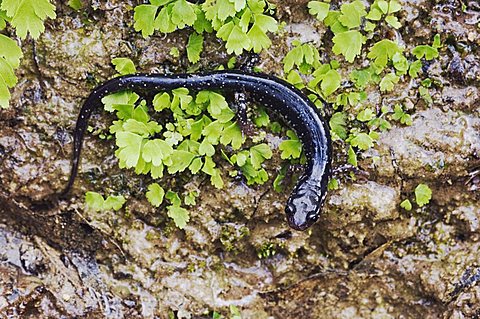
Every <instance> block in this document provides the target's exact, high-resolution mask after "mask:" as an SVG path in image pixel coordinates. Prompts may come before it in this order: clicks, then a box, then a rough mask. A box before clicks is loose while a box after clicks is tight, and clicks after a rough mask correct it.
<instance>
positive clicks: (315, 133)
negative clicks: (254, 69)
mask: <svg viewBox="0 0 480 319" xmlns="http://www.w3.org/2000/svg"><path fill="white" fill-rule="evenodd" d="M181 87H184V88H187V89H190V90H192V91H199V90H220V91H224V92H239V91H245V92H247V93H249V96H251V97H252V99H253V100H254V101H256V102H258V103H259V104H261V105H264V106H265V107H267V108H269V109H270V110H272V111H274V112H275V113H277V114H280V116H281V117H282V118H283V119H284V120H285V121H286V122H287V123H288V124H289V126H290V127H291V128H292V129H293V130H294V131H295V132H296V134H297V136H298V137H299V139H300V141H301V142H302V144H303V151H304V152H305V155H306V158H307V163H306V165H305V166H306V167H305V171H304V173H303V174H302V176H301V177H300V178H299V180H298V182H297V184H296V185H295V188H294V189H293V192H292V194H291V195H290V198H289V199H288V201H287V205H286V208H285V212H286V214H287V220H288V223H289V225H290V226H291V227H292V228H294V229H297V230H305V229H306V228H308V227H309V226H311V225H312V224H313V223H314V222H315V221H316V220H317V219H318V217H319V214H320V211H321V208H322V205H323V202H324V200H325V196H326V193H327V183H328V179H329V177H330V170H331V168H330V166H331V158H332V149H331V140H330V135H329V130H328V128H327V126H326V124H325V121H324V120H323V118H322V116H321V115H320V114H319V112H318V111H317V109H316V107H315V105H313V103H312V102H311V101H310V100H309V99H308V98H307V97H306V96H305V95H304V94H302V93H301V92H300V91H299V90H297V89H296V88H295V87H294V86H292V85H290V84H289V83H287V82H285V81H283V80H281V79H278V78H276V77H274V76H269V75H264V74H258V73H245V72H240V71H218V72H211V73H203V74H181V75H162V74H137V75H126V76H121V77H117V78H114V79H112V80H109V81H107V82H105V83H104V84H102V85H100V86H98V87H97V88H96V89H95V90H94V91H93V92H92V93H91V94H90V96H89V97H88V98H87V100H86V101H85V103H84V104H83V106H82V109H81V110H80V114H79V116H78V119H77V123H76V127H75V132H74V142H73V145H74V146H73V163H72V169H71V174H70V179H69V181H68V184H67V187H66V189H65V191H64V193H63V194H64V195H65V194H66V193H68V192H69V190H70V189H71V187H72V185H73V183H74V180H75V176H76V174H77V170H78V166H79V161H80V152H81V149H82V142H83V138H84V134H85V130H86V128H87V124H88V120H89V118H90V116H91V115H92V111H93V110H95V109H100V108H101V107H102V106H103V105H102V102H101V99H102V98H103V97H105V96H106V95H108V94H111V93H115V92H119V91H125V90H131V91H134V92H135V93H137V94H139V95H149V96H152V94H155V93H157V92H160V91H171V90H173V89H176V88H181Z"/></svg>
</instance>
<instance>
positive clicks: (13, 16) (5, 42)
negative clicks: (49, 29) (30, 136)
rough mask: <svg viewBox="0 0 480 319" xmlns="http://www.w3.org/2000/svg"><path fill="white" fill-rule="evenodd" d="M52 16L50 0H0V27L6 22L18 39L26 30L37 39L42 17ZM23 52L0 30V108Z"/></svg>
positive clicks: (5, 101)
mask: <svg viewBox="0 0 480 319" xmlns="http://www.w3.org/2000/svg"><path fill="white" fill-rule="evenodd" d="M55 17H56V15H55V6H54V5H53V4H51V3H50V1H49V0H0V30H3V29H4V28H5V27H6V24H7V22H8V23H10V25H11V26H12V27H14V28H15V32H16V34H17V36H18V37H20V38H21V39H25V38H26V37H27V34H30V35H31V37H32V38H33V39H38V37H39V36H40V34H41V33H42V32H44V31H45V26H44V25H43V23H44V21H45V20H46V19H47V18H51V19H53V18H55ZM22 56H23V54H22V50H21V49H20V48H19V47H18V45H17V43H16V42H15V41H14V40H12V39H10V38H9V37H7V36H5V35H2V34H0V108H8V106H9V100H10V92H9V89H11V88H13V87H14V86H15V84H17V77H16V76H15V69H17V68H18V67H19V65H20V59H21V58H22Z"/></svg>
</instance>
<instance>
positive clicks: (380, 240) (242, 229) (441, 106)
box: [0, 0, 480, 318]
mask: <svg viewBox="0 0 480 319" xmlns="http://www.w3.org/2000/svg"><path fill="white" fill-rule="evenodd" d="M272 2H273V3H275V4H276V5H277V6H278V9H277V10H278V11H277V15H278V17H279V18H281V19H282V20H284V21H286V23H287V26H286V28H285V31H284V34H283V35H282V36H278V39H275V41H274V46H273V47H272V48H271V49H270V50H269V52H270V54H268V53H264V54H262V55H261V64H262V68H263V70H264V71H265V72H271V73H277V74H280V73H281V72H280V70H281V57H283V56H284V54H285V53H286V52H288V45H289V43H290V42H291V40H292V39H294V38H299V37H300V36H302V37H303V38H304V39H305V40H306V41H309V40H314V39H315V38H318V37H324V36H325V34H326V32H327V31H326V29H325V28H324V27H322V26H318V28H317V25H318V24H317V23H316V22H315V20H313V18H311V17H310V16H309V15H308V11H307V9H306V4H307V3H308V1H304V0H301V1H296V0H289V1H272ZM137 4H138V3H137V2H136V1H117V0H108V1H90V2H89V5H88V6H87V7H88V9H87V10H85V12H82V13H79V12H75V11H73V10H71V9H70V8H69V7H68V6H67V5H66V4H64V3H63V2H61V1H57V8H58V9H57V14H58V18H57V19H56V20H54V21H50V22H49V23H48V25H47V29H46V32H45V33H44V34H43V35H42V36H41V38H40V39H39V40H38V41H35V42H33V41H27V42H26V43H24V48H26V52H25V58H24V59H23V61H22V66H21V68H20V69H19V70H18V72H17V73H18V76H19V79H20V80H19V84H18V85H17V86H16V87H15V89H14V92H13V100H12V104H13V107H12V108H11V109H10V110H2V111H0V121H1V125H0V223H1V225H0V314H1V315H3V316H7V317H11V318H27V317H35V318H75V317H85V318H100V317H106V318H172V317H171V316H174V317H176V318H211V317H212V312H213V311H217V312H219V313H222V314H224V315H227V314H228V313H229V309H228V308H229V306H231V305H234V306H237V307H238V309H240V312H241V313H242V318H299V317H304V318H419V317H422V318H475V317H478V316H479V315H480V307H479V299H480V264H479V260H480V255H479V254H480V246H479V245H480V231H479V218H480V204H479V203H480V193H479V187H480V177H479V176H480V107H479V106H480V94H479V92H478V90H479V84H480V71H479V70H480V68H479V63H480V61H479V56H480V52H479V51H478V50H479V49H478V47H479V44H480V42H479V41H480V34H479V28H478V27H477V26H476V25H477V24H478V22H479V19H480V9H479V8H478V4H476V3H475V2H474V1H471V3H470V2H469V3H468V6H467V7H466V9H465V10H462V7H461V6H462V4H461V3H460V2H459V1H439V0H438V1H402V5H403V7H404V13H403V14H402V17H401V22H402V23H403V24H405V25H407V24H408V26H406V27H405V28H404V29H401V30H400V32H399V36H400V37H401V38H402V40H403V41H404V43H405V45H406V46H407V47H408V48H412V47H414V46H416V45H417V44H419V43H425V41H426V39H431V38H432V37H433V35H434V34H436V33H440V34H442V37H444V38H452V39H453V40H451V41H452V43H451V45H452V46H453V47H455V48H454V49H455V50H456V51H455V52H456V53H455V54H453V53H452V51H448V50H443V51H442V52H441V56H440V57H439V59H437V60H436V61H435V62H434V63H432V64H431V65H430V66H429V68H428V70H426V71H425V72H427V74H428V76H429V77H430V78H432V79H433V80H434V81H436V82H438V83H441V85H439V86H435V87H433V88H432V89H431V95H432V98H433V104H432V105H427V104H426V103H424V102H423V101H422V100H421V99H420V98H419V97H417V96H416V93H415V94H410V93H411V92H410V91H409V88H405V90H403V89H399V90H398V91H395V92H393V93H392V96H390V97H389V98H391V99H395V98H400V97H402V98H405V95H407V96H408V97H407V98H408V99H409V101H410V103H411V104H412V105H414V107H415V108H416V112H415V113H414V116H413V124H412V126H402V125H400V124H399V123H397V124H394V127H393V128H392V129H391V130H390V131H388V132H386V133H383V134H381V136H380V139H379V140H378V143H377V144H376V145H375V147H374V148H373V149H371V150H370V151H368V152H365V153H364V154H363V158H361V159H360V161H359V169H360V171H361V172H360V174H358V178H356V179H355V180H353V179H351V178H350V175H348V174H347V175H345V176H340V177H339V180H340V188H339V189H338V190H335V191H331V192H330V193H329V196H328V199H327V204H326V207H325V209H324V214H323V215H322V216H321V218H320V220H319V222H318V223H317V224H316V225H314V226H313V227H312V228H311V230H309V231H307V232H295V231H292V230H291V229H289V228H288V226H287V225H286V223H285V220H284V213H283V210H284V203H285V201H286V199H287V197H288V191H287V190H286V191H285V192H282V193H277V192H275V191H273V190H272V185H271V183H267V184H266V185H264V186H261V187H248V186H247V185H245V184H244V183H243V182H242V181H239V180H236V179H230V180H228V181H227V183H226V187H225V188H224V189H223V190H220V191H219V190H216V189H214V188H213V187H211V186H209V184H208V183H204V181H203V180H202V179H201V178H198V177H195V178H193V179H191V180H186V178H183V180H182V177H180V178H179V183H182V184H187V186H186V187H188V189H193V190H195V189H199V190H201V192H200V197H199V198H198V199H197V205H196V206H195V208H194V209H193V210H192V214H191V219H190V222H189V223H188V225H187V227H186V228H185V230H184V231H181V230H178V229H176V228H175V227H173V226H172V223H171V222H169V221H168V218H167V217H166V214H165V212H164V211H162V210H159V211H157V210H155V209H154V208H152V207H151V206H150V205H148V203H147V202H146V200H145V199H144V196H143V195H142V194H143V193H144V192H145V190H146V186H147V185H148V183H149V181H147V180H145V179H144V178H142V177H139V176H137V175H135V174H133V173H132V172H129V171H121V170H120V169H119V168H118V164H117V162H116V159H115V157H114V155H113V153H114V148H115V146H114V144H113V142H111V141H104V140H101V139H99V138H97V137H95V136H92V135H89V136H87V138H86V140H85V143H86V144H85V145H86V147H84V152H83V155H82V165H81V168H80V170H81V174H80V175H79V178H78V179H77V181H76V184H75V188H74V190H73V193H72V196H71V198H69V199H68V200H63V201H61V202H60V204H59V205H58V206H55V207H52V205H50V204H51V203H50V204H49V203H48V202H42V199H44V198H46V197H48V196H50V195H53V194H55V193H58V192H60V191H61V190H62V189H63V187H64V185H65V183H66V179H67V176H68V173H69V169H70V155H71V146H72V130H73V127H74V124H75V120H76V116H77V114H78V109H79V107H80V105H81V103H82V101H83V99H84V98H85V97H86V96H87V95H88V94H89V92H90V91H91V89H92V88H93V87H94V86H95V85H96V84H98V83H100V82H102V81H104V80H105V79H107V78H108V77H110V76H111V75H112V74H113V71H112V68H111V66H110V61H111V59H112V58H114V57H120V56H122V57H125V56H127V57H130V58H132V59H133V60H134V61H135V62H136V64H137V65H138V67H139V69H140V70H141V71H144V72H151V71H157V72H182V71H185V69H186V67H187V66H188V64H187V63H186V62H185V61H186V60H185V57H183V56H182V57H180V58H175V57H172V56H171V55H170V54H169V52H170V49H171V48H172V47H179V48H182V47H184V46H185V44H186V41H187V38H188V33H185V32H176V33H174V34H171V35H169V36H167V37H165V38H164V37H163V36H161V35H158V36H157V35H156V36H153V37H151V38H149V39H147V40H145V39H143V38H141V36H140V35H139V34H138V33H136V32H134V31H133V28H132V16H133V12H132V7H134V6H135V5H137ZM322 39H323V38H322ZM216 41H217V40H215V39H211V41H210V42H208V43H207V45H206V53H205V56H207V55H208V59H202V61H203V60H207V62H201V64H202V63H203V64H204V65H201V67H202V68H207V69H208V68H213V67H216V66H218V65H220V64H223V63H225V62H226V61H228V56H226V55H225V54H224V53H223V52H224V51H223V50H218V47H219V46H220V45H221V44H219V43H218V42H216ZM322 41H323V40H322ZM324 41H331V40H329V39H328V36H327V37H326V38H325V40H324ZM318 44H319V45H321V42H318ZM460 48H461V49H462V50H463V51H461V50H460ZM457 51H458V52H457ZM273 52H274V53H275V54H273ZM325 54H329V52H325ZM378 93H379V92H371V94H370V96H369V99H370V100H371V101H377V102H381V101H379V94H378ZM110 121H111V118H110V117H109V116H108V115H105V114H101V113H96V114H95V115H94V118H92V121H91V123H92V126H93V127H94V129H98V128H105V127H107V125H108V123H109V122H110ZM275 156H276V157H275V158H274V160H272V161H271V162H270V164H268V166H267V167H266V168H267V170H268V171H269V172H270V173H271V174H274V172H276V171H277V170H278V169H279V162H280V156H279V154H278V153H277V154H275ZM343 164H345V161H344V160H338V161H337V162H336V163H334V165H335V166H336V167H340V166H342V165H343ZM420 183H427V184H428V185H429V186H430V188H431V189H432V191H433V195H432V200H431V203H430V204H429V205H427V206H424V207H421V208H420V207H417V206H415V207H414V209H413V210H411V211H406V210H404V209H402V208H401V207H400V203H401V202H402V200H404V199H405V198H411V196H412V194H413V190H414V188H415V187H416V185H418V184H420ZM92 189H96V190H100V189H103V190H106V191H109V190H115V191H117V192H118V191H120V192H122V193H123V194H125V195H126V196H128V197H129V206H128V208H129V209H128V211H120V212H115V213H114V212H111V213H101V214H100V213H89V212H86V211H84V209H83V194H84V193H85V191H87V190H92ZM267 252H268V253H269V254H268V255H267ZM262 254H263V255H262ZM259 256H262V257H264V258H260V257H259ZM265 257H266V258H265Z"/></svg>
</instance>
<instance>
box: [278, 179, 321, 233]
mask: <svg viewBox="0 0 480 319" xmlns="http://www.w3.org/2000/svg"><path fill="white" fill-rule="evenodd" d="M324 197H325V196H324V194H323V192H321V190H320V188H318V187H311V185H308V184H301V185H298V187H296V188H295V190H294V191H293V193H292V195H291V196H290V198H289V199H288V201H287V206H286V207H285V213H286V214H287V220H288V224H289V225H290V227H292V228H293V229H296V230H305V229H307V228H308V227H310V226H312V225H313V224H314V223H315V222H316V221H317V219H318V217H319V215H320V209H321V207H322V203H323V199H324Z"/></svg>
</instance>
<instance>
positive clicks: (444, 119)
mask: <svg viewBox="0 0 480 319" xmlns="http://www.w3.org/2000/svg"><path fill="white" fill-rule="evenodd" d="M479 125H480V121H479V120H478V118H477V117H475V116H473V115H467V114H462V113H460V112H453V111H447V112H442V111H440V110H438V109H430V110H426V111H422V112H418V113H416V114H415V116H414V117H413V124H412V126H409V127H402V128H394V129H392V130H391V131H389V132H387V133H385V134H383V135H382V136H381V138H380V140H379V142H378V147H377V148H376V149H377V150H378V154H379V155H380V163H378V164H377V165H376V167H377V174H378V175H379V176H385V177H392V176H395V175H397V174H398V175H400V176H404V177H414V176H416V177H420V176H421V178H423V179H424V180H434V179H435V178H437V177H440V176H442V177H443V178H445V177H447V178H458V177H459V176H465V175H467V174H468V170H469V169H471V168H473V167H475V163H477V164H478V156H479V154H480V134H479V132H480V131H479V130H478V127H479Z"/></svg>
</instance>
